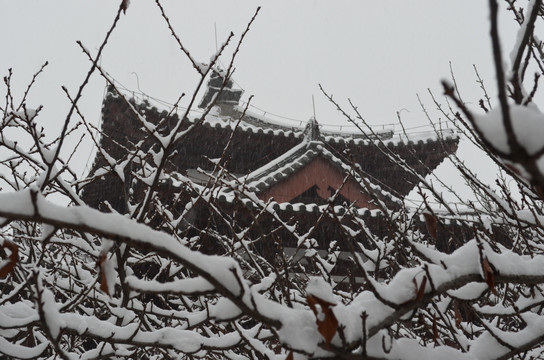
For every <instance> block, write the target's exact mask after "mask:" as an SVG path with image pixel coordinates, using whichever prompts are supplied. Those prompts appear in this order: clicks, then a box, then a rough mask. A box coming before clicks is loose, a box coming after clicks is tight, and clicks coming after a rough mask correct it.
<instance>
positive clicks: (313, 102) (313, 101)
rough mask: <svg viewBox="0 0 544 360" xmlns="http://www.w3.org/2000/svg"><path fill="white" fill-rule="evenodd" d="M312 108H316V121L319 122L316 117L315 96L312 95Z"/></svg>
mask: <svg viewBox="0 0 544 360" xmlns="http://www.w3.org/2000/svg"><path fill="white" fill-rule="evenodd" d="M312 106H313V107H314V120H317V117H316V116H315V100H314V96H313V95H312Z"/></svg>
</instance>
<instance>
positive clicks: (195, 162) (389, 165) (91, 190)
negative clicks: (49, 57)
mask: <svg viewBox="0 0 544 360" xmlns="http://www.w3.org/2000/svg"><path fill="white" fill-rule="evenodd" d="M130 102H131V104H132V105H130V106H129V104H127V102H126V100H125V99H124V98H123V97H121V96H119V94H118V93H117V92H116V90H114V89H113V88H109V89H108V92H107V94H106V96H105V98H104V102H103V108H102V124H101V127H102V129H101V130H102V138H101V146H102V147H103V148H104V149H106V151H107V153H108V154H109V155H110V156H111V157H112V158H113V159H117V160H119V159H122V158H123V157H124V156H126V153H127V150H130V149H135V147H136V144H139V146H140V150H141V151H143V152H146V151H149V149H150V148H151V147H152V146H153V140H152V139H151V138H150V137H148V136H147V134H146V132H145V131H144V130H143V129H144V126H143V123H142V121H143V120H142V119H145V121H146V122H148V123H150V124H155V125H157V129H162V130H160V131H164V132H166V131H168V129H169V128H172V126H174V124H176V123H178V122H179V121H182V130H186V129H189V127H191V128H192V129H191V131H189V132H187V133H186V134H185V135H184V137H183V139H182V141H180V142H179V143H178V145H177V146H176V149H175V154H174V155H173V156H172V157H171V161H170V162H169V164H168V167H169V168H168V169H166V170H167V171H176V172H179V173H187V172H188V171H191V169H203V170H204V171H210V170H212V169H213V167H214V166H215V165H214V164H213V163H211V162H210V161H209V159H218V158H221V157H222V156H224V160H225V161H224V163H223V166H224V167H225V168H226V169H227V170H228V171H229V172H230V173H231V174H233V175H235V176H237V177H239V178H240V177H243V176H248V179H251V183H252V184H254V186H255V188H257V187H259V186H260V187H262V186H263V185H262V184H264V183H266V182H267V181H268V182H274V181H278V180H277V179H276V177H278V179H279V178H280V177H281V176H283V175H281V174H285V173H289V171H290V170H289V169H294V168H293V167H296V166H297V165H296V164H300V163H301V162H302V163H303V162H304V161H305V160H304V159H305V158H308V159H311V158H313V157H316V156H318V155H319V156H320V157H322V158H323V159H326V160H327V161H329V162H331V163H333V164H336V166H337V167H338V168H340V169H344V170H347V168H349V169H351V167H352V166H351V165H348V164H355V166H356V168H357V173H358V174H362V175H364V177H365V179H367V180H368V181H369V182H370V183H372V184H373V186H376V187H379V189H380V191H381V192H383V193H384V194H385V193H387V194H390V195H391V196H392V197H393V198H398V199H402V198H403V197H404V196H405V195H407V194H408V193H409V192H410V191H411V190H412V188H413V187H414V186H415V185H416V184H417V183H418V182H419V181H420V180H419V179H420V176H426V175H427V174H429V173H430V172H431V171H432V170H434V169H435V168H436V167H437V166H438V165H439V164H440V163H441V162H442V161H443V160H444V158H445V157H446V156H448V155H449V154H451V153H453V152H455V150H456V149H457V144H458V137H457V136H456V134H455V133H454V132H453V131H451V130H445V131H442V132H441V133H439V134H432V135H430V136H424V137H421V136H420V137H415V138H414V137H410V138H407V137H406V136H403V135H402V136H401V135H398V136H396V135H395V136H393V134H390V133H387V132H381V133H377V135H376V136H367V135H366V134H349V133H345V132H342V133H340V132H338V133H334V132H323V131H321V129H320V125H319V124H318V123H317V122H316V121H315V119H313V120H311V121H310V122H309V123H308V124H307V129H306V131H305V129H304V128H296V127H288V126H285V125H281V124H277V123H274V122H273V121H270V123H267V119H266V118H265V117H263V116H261V117H259V118H258V119H256V118H255V117H252V116H249V115H247V114H246V117H244V118H242V120H241V121H240V122H239V124H238V120H239V118H236V117H233V116H235V115H236V114H238V110H237V109H238V108H239V106H238V105H235V104H233V103H231V102H230V100H228V101H225V102H222V103H221V104H220V105H219V106H218V109H217V111H211V112H210V113H209V114H208V115H207V116H206V117H205V118H204V119H201V118H200V117H199V116H190V117H188V118H185V119H183V120H181V119H180V118H179V117H178V115H177V114H176V113H175V112H174V113H172V114H171V115H169V113H168V112H167V111H165V110H163V111H160V110H158V109H157V108H156V107H152V106H150V104H149V103H148V102H145V101H142V102H139V101H136V100H134V99H132V100H130ZM133 109H135V110H136V111H137V112H138V113H139V115H138V116H136V115H135V114H134V113H133ZM120 129H122V131H120ZM312 141H317V142H316V143H313V142H312ZM318 143H319V145H317V144H318ZM225 149H226V150H225ZM391 154H393V155H394V156H392V155H391ZM290 156H292V157H290ZM282 159H283V160H282ZM288 160H289V161H291V162H289V161H288ZM282 161H284V162H282ZM399 161H402V162H404V163H405V165H406V166H407V167H411V168H413V169H414V170H415V171H416V173H410V172H407V171H405V170H404V169H403V168H402V167H400V166H399V165H398V162H399ZM110 162H111V161H107V160H106V159H104V158H103V157H102V156H101V155H100V154H97V158H96V159H95V163H94V165H93V171H97V170H99V169H101V168H103V169H105V170H108V169H109V168H110ZM264 169H268V170H270V171H269V172H268V174H265V173H264V172H263V170H264ZM292 171H294V170H292ZM264 179H266V180H264ZM104 186H106V187H108V186H114V185H113V183H111V181H110V182H109V183H107V184H105V185H104V184H102V185H100V184H91V185H89V186H88V187H87V189H86V190H85V191H84V192H85V193H86V196H88V197H90V198H92V199H94V198H97V197H99V196H101V194H102V193H103V192H104V191H103V189H102V188H103V187H104ZM92 194H94V195H92ZM97 202H98V199H94V200H92V201H90V203H91V205H93V204H94V205H96V203H97Z"/></svg>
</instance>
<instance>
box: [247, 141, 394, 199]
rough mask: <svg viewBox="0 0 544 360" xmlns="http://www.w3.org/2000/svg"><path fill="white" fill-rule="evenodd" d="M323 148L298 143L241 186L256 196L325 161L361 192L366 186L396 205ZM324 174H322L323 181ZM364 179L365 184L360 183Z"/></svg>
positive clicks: (318, 144) (323, 145) (317, 144)
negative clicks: (350, 180)
mask: <svg viewBox="0 0 544 360" xmlns="http://www.w3.org/2000/svg"><path fill="white" fill-rule="evenodd" d="M326 147H327V144H326V143H324V142H322V141H321V140H319V139H316V140H309V139H307V140H306V141H303V142H301V143H300V144H299V145H297V146H295V147H294V148H292V149H291V150H289V151H288V152H286V153H285V154H283V155H281V156H279V157H278V158H276V159H274V160H272V161H271V162H269V163H268V164H266V165H265V166H263V167H261V168H259V169H257V170H255V171H253V172H252V173H250V174H248V175H247V176H245V177H244V182H245V183H246V184H247V186H248V188H249V189H250V190H252V191H255V192H256V193H262V192H264V191H266V190H268V189H270V188H272V187H273V186H275V185H276V184H278V183H280V182H282V181H285V179H287V178H289V177H290V176H292V175H293V174H294V173H296V172H298V171H300V170H301V169H302V168H304V167H306V166H307V165H309V164H310V163H311V162H312V161H313V160H314V159H316V158H317V157H321V158H323V159H325V160H326V161H327V162H329V163H330V164H332V165H334V166H335V167H336V168H337V169H338V170H339V171H340V172H341V174H342V176H343V177H345V176H347V175H348V174H349V175H350V177H351V178H353V179H354V180H355V181H356V182H357V183H358V184H359V186H360V188H361V190H362V191H364V188H365V187H366V186H368V187H370V188H372V191H373V193H374V194H376V193H379V194H380V195H381V196H380V198H388V199H389V201H388V202H390V201H395V202H399V203H400V200H399V199H398V198H396V197H395V196H394V195H392V194H391V193H389V192H387V191H385V190H383V189H382V188H381V187H380V186H378V185H376V184H374V182H373V181H372V179H369V178H368V177H366V176H364V174H361V173H360V171H359V169H358V167H357V166H356V164H353V165H351V166H350V165H348V164H347V163H346V162H345V161H344V160H342V159H341V158H340V157H339V156H341V155H340V154H338V155H339V156H336V155H334V154H333V153H332V151H330V150H328V149H326ZM324 176H325V174H323V177H324ZM363 177H365V181H363V179H362V178H363Z"/></svg>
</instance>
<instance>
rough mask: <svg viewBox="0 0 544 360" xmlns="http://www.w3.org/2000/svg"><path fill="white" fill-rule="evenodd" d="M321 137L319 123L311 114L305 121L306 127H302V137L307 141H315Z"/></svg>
mask: <svg viewBox="0 0 544 360" xmlns="http://www.w3.org/2000/svg"><path fill="white" fill-rule="evenodd" d="M320 137H321V132H320V131H319V123H318V122H317V120H316V119H315V116H312V117H311V118H310V120H308V122H307V123H306V128H304V139H306V140H307V141H316V140H319V138H320Z"/></svg>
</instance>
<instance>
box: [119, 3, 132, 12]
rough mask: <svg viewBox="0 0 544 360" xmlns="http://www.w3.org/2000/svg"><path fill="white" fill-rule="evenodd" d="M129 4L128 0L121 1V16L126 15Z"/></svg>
mask: <svg viewBox="0 0 544 360" xmlns="http://www.w3.org/2000/svg"><path fill="white" fill-rule="evenodd" d="M129 4H130V0H122V1H121V10H123V14H126V13H127V9H128V5H129Z"/></svg>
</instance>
